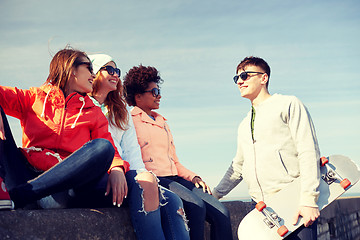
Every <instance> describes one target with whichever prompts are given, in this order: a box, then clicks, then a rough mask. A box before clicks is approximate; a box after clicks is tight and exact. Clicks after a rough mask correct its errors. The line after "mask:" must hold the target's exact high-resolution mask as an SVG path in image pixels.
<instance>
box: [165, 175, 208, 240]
mask: <svg viewBox="0 0 360 240" xmlns="http://www.w3.org/2000/svg"><path fill="white" fill-rule="evenodd" d="M177 178H178V177H159V180H160V185H161V186H163V187H165V188H167V189H169V190H171V191H172V192H174V193H176V194H177V195H178V196H179V197H180V198H181V200H182V202H183V204H184V209H185V213H186V216H187V219H188V220H189V223H188V226H189V228H190V238H191V239H204V227H205V213H206V209H205V204H204V202H203V201H202V200H201V199H200V198H199V197H198V196H196V195H195V194H194V193H193V192H192V191H191V190H189V189H188V188H186V187H184V186H183V185H181V184H179V183H178V182H176V181H175V179H177Z"/></svg>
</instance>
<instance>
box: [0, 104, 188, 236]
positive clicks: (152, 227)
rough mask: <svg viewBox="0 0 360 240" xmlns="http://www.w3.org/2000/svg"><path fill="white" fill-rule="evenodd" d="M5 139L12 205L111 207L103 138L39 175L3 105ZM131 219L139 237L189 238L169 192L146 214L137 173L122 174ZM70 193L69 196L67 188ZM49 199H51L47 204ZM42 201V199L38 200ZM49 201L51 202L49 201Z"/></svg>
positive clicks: (1, 144)
mask: <svg viewBox="0 0 360 240" xmlns="http://www.w3.org/2000/svg"><path fill="white" fill-rule="evenodd" d="M0 110H1V117H2V119H3V122H4V129H5V137H6V140H5V141H3V140H0V176H1V177H2V178H3V179H4V181H5V184H6V187H7V188H8V190H9V193H10V196H11V199H12V200H13V201H14V202H15V206H16V207H22V206H25V205H26V204H29V203H32V202H33V201H36V200H40V199H41V200H43V199H45V201H43V204H44V205H45V206H46V205H48V207H51V205H54V203H55V204H56V207H110V206H113V205H112V193H110V194H109V195H108V196H107V197H105V196H104V194H105V191H106V185H107V181H108V178H109V175H108V173H107V170H108V169H109V167H110V165H111V163H112V160H113V157H114V152H115V151H114V148H113V147H112V144H111V143H110V142H109V141H107V140H105V139H94V140H92V141H90V142H88V143H86V144H85V145H84V146H83V147H81V148H80V149H78V150H77V151H76V152H74V153H73V154H71V155H70V156H69V157H67V158H66V159H64V160H63V161H62V162H60V163H58V164H57V165H55V166H54V167H53V168H51V169H49V170H47V171H45V172H39V171H36V170H35V169H34V168H32V167H31V166H30V164H29V163H28V162H27V160H26V158H25V157H24V156H23V154H22V152H21V151H20V150H19V149H18V148H17V146H16V144H15V141H14V139H13V136H12V134H11V130H10V127H9V124H8V121H7V119H6V116H5V114H4V112H3V111H2V109H1V107H0ZM125 176H126V180H127V183H128V198H127V199H126V200H125V201H124V205H129V207H130V214H131V220H132V223H133V226H134V230H135V232H136V236H137V238H138V239H148V238H149V236H152V237H153V238H154V239H185V240H186V239H189V233H188V231H187V226H186V222H185V219H184V218H183V217H182V216H181V215H180V214H178V210H179V209H183V205H182V202H181V200H180V198H179V197H178V196H177V195H176V194H174V193H172V192H170V191H168V190H162V191H159V192H160V198H159V199H160V205H161V211H160V208H158V209H157V210H155V211H152V212H145V211H144V206H143V199H142V189H141V187H140V185H139V184H138V183H137V182H136V180H135V177H136V171H129V172H127V173H126V175H125ZM70 189H71V191H72V192H73V194H72V196H71V195H69V190H70ZM49 199H51V200H49ZM41 200H40V201H41ZM49 201H50V202H49Z"/></svg>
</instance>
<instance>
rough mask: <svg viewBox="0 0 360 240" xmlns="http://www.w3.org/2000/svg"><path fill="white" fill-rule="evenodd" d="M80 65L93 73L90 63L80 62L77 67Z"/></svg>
mask: <svg viewBox="0 0 360 240" xmlns="http://www.w3.org/2000/svg"><path fill="white" fill-rule="evenodd" d="M80 65H87V69H89V71H90V73H93V66H92V64H91V62H80V63H79V64H78V66H80Z"/></svg>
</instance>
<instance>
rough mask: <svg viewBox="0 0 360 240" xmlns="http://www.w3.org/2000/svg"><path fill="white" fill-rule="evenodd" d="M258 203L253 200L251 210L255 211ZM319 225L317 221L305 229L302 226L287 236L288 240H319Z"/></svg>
mask: <svg viewBox="0 0 360 240" xmlns="http://www.w3.org/2000/svg"><path fill="white" fill-rule="evenodd" d="M255 206H256V202H255V201H254V200H251V209H255ZM317 223H318V220H316V221H315V222H314V223H313V224H311V225H310V226H309V227H305V226H304V225H302V226H301V227H299V228H298V229H296V230H295V231H294V232H292V233H291V234H289V236H287V237H286V238H284V239H286V240H317Z"/></svg>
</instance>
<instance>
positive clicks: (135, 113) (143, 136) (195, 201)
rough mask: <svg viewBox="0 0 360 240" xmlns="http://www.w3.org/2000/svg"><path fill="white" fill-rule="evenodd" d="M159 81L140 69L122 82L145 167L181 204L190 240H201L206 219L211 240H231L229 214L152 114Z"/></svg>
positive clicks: (162, 121) (154, 72) (151, 69)
mask: <svg viewBox="0 0 360 240" xmlns="http://www.w3.org/2000/svg"><path fill="white" fill-rule="evenodd" d="M162 81H163V80H162V79H161V78H160V75H159V72H158V71H157V70H156V68H154V67H150V66H149V67H145V66H142V65H140V66H138V67H133V68H132V69H130V70H129V72H128V73H127V74H126V76H125V78H124V89H125V92H126V94H125V96H126V101H127V103H128V104H129V105H131V106H134V108H133V109H132V111H131V115H132V117H133V120H134V125H135V129H136V134H137V137H138V142H139V145H140V148H141V153H142V159H143V162H144V163H145V167H146V168H147V169H148V170H149V171H152V172H154V173H155V174H156V175H157V176H158V178H159V180H160V185H162V186H164V187H166V188H167V189H169V190H171V191H173V192H175V193H176V194H177V195H179V197H180V198H181V199H182V200H183V203H184V208H185V212H186V214H187V217H188V219H189V227H190V238H191V239H204V223H205V219H206V220H207V221H208V222H209V223H210V225H211V239H232V231H231V223H230V215H229V211H228V210H227V209H226V208H225V207H224V206H223V205H222V204H221V203H220V202H219V201H218V200H217V199H215V198H214V197H213V196H212V195H211V191H210V188H209V186H208V185H207V184H206V183H205V182H204V181H203V180H202V179H201V177H200V176H198V175H197V174H195V173H194V172H192V171H190V170H188V169H187V168H185V167H184V166H183V165H182V164H181V163H180V162H179V160H178V157H177V155H176V151H175V145H174V141H173V136H172V134H171V132H170V128H169V126H168V124H167V122H166V119H165V118H164V117H163V116H161V115H160V114H159V113H157V112H155V111H153V110H154V109H158V108H159V106H160V99H161V95H160V88H159V84H161V83H162Z"/></svg>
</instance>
